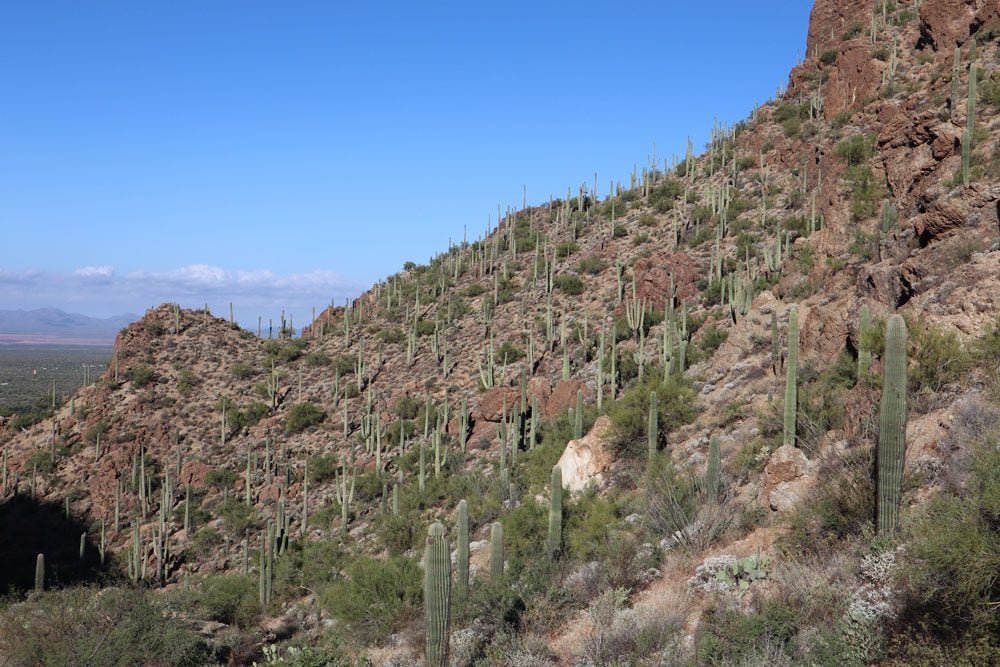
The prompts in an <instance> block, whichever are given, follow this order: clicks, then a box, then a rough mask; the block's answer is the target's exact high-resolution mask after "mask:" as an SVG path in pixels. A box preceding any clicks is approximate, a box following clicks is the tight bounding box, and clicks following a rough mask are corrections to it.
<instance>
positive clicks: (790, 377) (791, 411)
mask: <svg viewBox="0 0 1000 667" xmlns="http://www.w3.org/2000/svg"><path fill="white" fill-rule="evenodd" d="M798 363H799V309H798V307H797V306H792V307H791V309H789V311H788V364H787V368H786V369H785V431H784V438H783V439H782V444H783V445H792V446H795V411H796V409H797V405H798V390H797V388H796V382H797V379H798Z"/></svg>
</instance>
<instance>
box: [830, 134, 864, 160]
mask: <svg viewBox="0 0 1000 667" xmlns="http://www.w3.org/2000/svg"><path fill="white" fill-rule="evenodd" d="M872 148H873V146H872V142H871V140H869V138H868V137H866V136H865V135H863V134H855V135H854V136H852V137H848V138H847V139H844V140H843V141H841V142H840V143H839V144H837V148H836V149H835V150H836V154H837V157H839V158H840V159H842V160H844V161H845V162H846V163H847V166H848V167H854V166H857V165H860V164H864V163H865V162H868V160H870V159H871V157H872Z"/></svg>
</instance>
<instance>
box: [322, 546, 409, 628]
mask: <svg viewBox="0 0 1000 667" xmlns="http://www.w3.org/2000/svg"><path fill="white" fill-rule="evenodd" d="M319 597H320V604H321V605H322V606H323V607H324V608H325V609H326V610H327V611H329V612H330V614H332V615H333V617H334V618H336V619H337V620H339V621H341V622H343V623H345V624H347V625H348V626H349V627H350V628H351V633H352V635H353V636H355V637H357V639H358V640H359V642H360V643H363V644H383V643H385V642H386V641H387V640H388V639H389V636H390V635H391V634H393V633H394V632H396V631H398V630H399V628H401V627H402V625H403V624H404V623H406V621H408V620H409V619H411V618H413V617H415V616H416V615H417V613H418V612H419V611H420V603H421V600H422V598H423V576H422V574H421V571H420V568H419V567H418V566H417V563H416V562H415V561H413V560H411V559H409V558H403V557H399V556H396V557H391V558H389V559H387V560H384V561H383V560H377V559H375V558H370V557H367V556H362V557H359V558H357V559H356V560H354V561H352V562H351V563H350V564H348V566H347V568H346V571H345V576H344V579H342V580H339V581H336V582H334V583H332V584H330V585H329V586H326V587H325V588H323V589H321V591H320V595H319Z"/></svg>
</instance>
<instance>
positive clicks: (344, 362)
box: [330, 354, 358, 375]
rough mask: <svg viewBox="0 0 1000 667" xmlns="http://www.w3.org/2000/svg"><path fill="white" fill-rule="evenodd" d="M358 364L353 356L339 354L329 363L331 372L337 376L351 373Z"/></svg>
mask: <svg viewBox="0 0 1000 667" xmlns="http://www.w3.org/2000/svg"><path fill="white" fill-rule="evenodd" d="M357 363H358V358H357V357H356V356H354V355H353V354H341V355H338V356H337V357H335V358H334V359H333V361H332V362H331V364H330V365H331V366H332V368H331V370H332V371H333V372H334V373H335V374H338V375H347V374H348V373H353V372H354V370H355V368H356V366H357Z"/></svg>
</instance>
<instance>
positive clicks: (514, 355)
mask: <svg viewBox="0 0 1000 667" xmlns="http://www.w3.org/2000/svg"><path fill="white" fill-rule="evenodd" d="M494 355H495V357H494V358H495V359H497V360H498V361H499V362H500V363H501V364H512V363H514V362H515V361H520V360H521V359H523V358H524V350H522V349H521V348H519V347H518V346H517V345H515V344H514V343H512V342H511V341H509V340H505V341H504V342H503V344H502V345H500V347H498V348H497V349H496V352H495V353H494Z"/></svg>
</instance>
